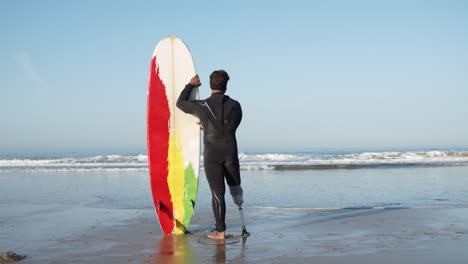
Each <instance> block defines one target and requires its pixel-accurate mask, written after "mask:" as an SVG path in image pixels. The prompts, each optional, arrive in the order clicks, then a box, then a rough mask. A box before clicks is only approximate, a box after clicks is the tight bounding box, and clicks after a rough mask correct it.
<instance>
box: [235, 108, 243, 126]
mask: <svg viewBox="0 0 468 264" xmlns="http://www.w3.org/2000/svg"><path fill="white" fill-rule="evenodd" d="M237 107H238V110H237V111H236V115H235V117H234V118H235V120H234V121H235V127H236V128H237V127H238V126H239V125H240V123H241V121H242V107H241V105H240V104H239V103H237ZM237 107H236V108H237Z"/></svg>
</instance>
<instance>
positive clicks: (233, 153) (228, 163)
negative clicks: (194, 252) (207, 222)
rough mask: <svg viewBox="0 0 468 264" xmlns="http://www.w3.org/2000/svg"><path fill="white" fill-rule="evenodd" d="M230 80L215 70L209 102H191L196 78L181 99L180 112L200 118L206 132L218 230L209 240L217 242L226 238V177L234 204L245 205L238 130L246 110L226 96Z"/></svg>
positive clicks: (206, 158)
mask: <svg viewBox="0 0 468 264" xmlns="http://www.w3.org/2000/svg"><path fill="white" fill-rule="evenodd" d="M228 81H229V75H228V74H227V72H225V71H224V70H219V71H214V72H213V73H211V75H210V87H211V92H212V93H211V96H210V97H208V98H207V99H205V100H189V96H190V93H191V91H192V89H193V88H195V87H199V86H200V85H201V83H200V79H199V78H198V75H196V76H194V77H193V78H192V79H191V80H190V82H189V83H188V84H187V85H186V86H185V88H184V90H183V91H182V93H181V94H180V96H179V99H178V100H177V107H178V108H179V109H180V110H182V111H184V112H185V113H188V114H193V115H195V116H197V117H198V118H199V119H200V126H201V128H202V129H203V131H204V135H203V144H204V149H205V150H204V154H203V162H204V166H205V174H206V178H207V180H208V184H209V185H210V189H211V194H212V205H213V213H214V217H215V221H216V231H217V232H216V233H215V234H214V235H210V236H209V237H210V238H214V239H224V238H225V234H224V232H225V230H226V223H225V215H226V203H225V200H224V194H225V188H226V187H225V185H224V179H225V178H226V181H227V183H228V185H229V189H230V192H231V195H232V198H233V200H234V202H235V203H236V204H237V205H238V206H241V205H242V203H243V200H242V188H241V187H240V184H241V178H240V170H239V158H238V153H237V140H236V130H237V127H238V126H239V124H240V122H241V120H242V109H241V106H240V104H239V103H238V102H237V101H235V100H233V99H231V98H230V97H229V96H226V95H224V93H225V92H226V88H227V82H228Z"/></svg>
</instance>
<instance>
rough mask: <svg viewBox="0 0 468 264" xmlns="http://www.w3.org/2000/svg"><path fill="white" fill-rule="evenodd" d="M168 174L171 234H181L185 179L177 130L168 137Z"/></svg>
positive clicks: (183, 230) (182, 228)
mask: <svg viewBox="0 0 468 264" xmlns="http://www.w3.org/2000/svg"><path fill="white" fill-rule="evenodd" d="M168 161H169V174H168V176H167V183H168V185H169V191H170V193H171V199H172V205H173V208H174V230H173V231H172V233H173V234H183V233H184V232H185V227H184V226H183V223H184V215H185V212H184V197H185V188H184V185H185V178H184V170H185V169H184V157H183V155H182V145H181V143H180V133H179V129H177V130H176V133H175V135H173V134H170V135H169V152H168Z"/></svg>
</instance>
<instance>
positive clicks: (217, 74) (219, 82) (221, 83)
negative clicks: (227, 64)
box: [210, 70, 229, 91]
mask: <svg viewBox="0 0 468 264" xmlns="http://www.w3.org/2000/svg"><path fill="white" fill-rule="evenodd" d="M228 81H229V75H228V74H227V72H225V71H224V70H219V71H214V72H212V73H211V75H210V87H211V90H221V91H226V88H227V83H228Z"/></svg>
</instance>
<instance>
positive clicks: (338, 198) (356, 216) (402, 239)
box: [0, 161, 468, 263]
mask: <svg viewBox="0 0 468 264" xmlns="http://www.w3.org/2000/svg"><path fill="white" fill-rule="evenodd" d="M10 162H12V161H10ZM15 162H16V163H15V166H10V167H14V168H13V169H8V168H7V169H5V168H6V166H4V167H3V169H2V170H0V186H1V193H0V212H1V213H0V252H6V251H10V250H11V251H13V252H15V253H17V254H21V255H27V258H26V259H25V260H23V261H21V262H20V263H363V262H368V263H375V262H379V263H396V262H402V263H408V262H417V263H419V262H424V263H442V262H445V263H465V261H466V259H467V258H468V251H466V248H468V236H467V232H468V221H466V219H468V194H467V193H466V190H467V189H468V180H467V178H466V175H468V166H464V165H460V164H459V163H457V164H453V165H446V164H445V165H437V166H434V165H431V166H427V165H417V166H416V165H412V166H406V165H405V166H381V167H377V168H376V167H372V166H371V167H366V168H355V169H349V168H345V169H339V168H335V169H313V170H310V169H307V170H281V169H278V170H243V171H242V177H243V183H242V184H243V186H244V191H245V197H244V198H245V204H244V214H245V220H246V226H247V230H248V231H249V232H250V233H251V235H250V236H249V237H248V238H246V239H243V238H242V237H241V236H240V235H241V230H242V229H241V224H240V218H239V213H238V210H237V208H236V207H235V205H234V204H233V203H232V201H231V199H230V198H229V197H227V199H226V200H227V205H228V210H227V234H230V235H232V236H233V240H232V241H234V242H236V241H237V243H232V244H231V243H230V240H228V241H227V242H226V243H224V244H223V243H214V242H213V243H210V242H208V243H207V241H206V239H205V238H204V236H206V234H208V231H210V230H211V228H212V226H213V224H214V222H213V221H214V220H213V215H212V212H211V207H210V204H211V196H210V193H209V189H208V186H207V183H206V179H205V176H204V172H203V170H202V171H201V173H200V185H199V197H198V200H197V204H196V207H195V208H196V211H195V215H194V218H193V219H192V223H191V225H190V227H189V230H190V231H191V234H188V235H166V236H164V235H163V234H162V232H161V230H160V227H159V224H158V221H157V218H156V215H155V211H154V208H153V205H152V201H151V193H150V189H149V183H148V175H147V170H146V169H145V168H140V167H135V166H133V165H132V166H124V168H122V167H121V164H120V163H119V165H118V166H117V167H118V168H115V167H116V166H114V167H112V168H109V167H106V166H107V165H106V166H98V167H93V168H88V167H86V168H84V167H83V166H81V167H80V168H75V167H73V168H70V167H67V166H68V165H66V166H61V167H60V168H55V167H54V168H51V167H50V166H49V167H45V166H43V165H41V166H40V167H34V168H29V167H28V168H25V167H20V168H19V165H18V162H17V161H15ZM48 162H49V161H48ZM241 163H242V161H241ZM244 165H245V164H244ZM267 165H268V166H271V164H267ZM93 166H96V163H95V162H94V163H93ZM119 166H120V167H119ZM262 166H263V165H262ZM129 167H130V168H129ZM227 195H228V194H227Z"/></svg>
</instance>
